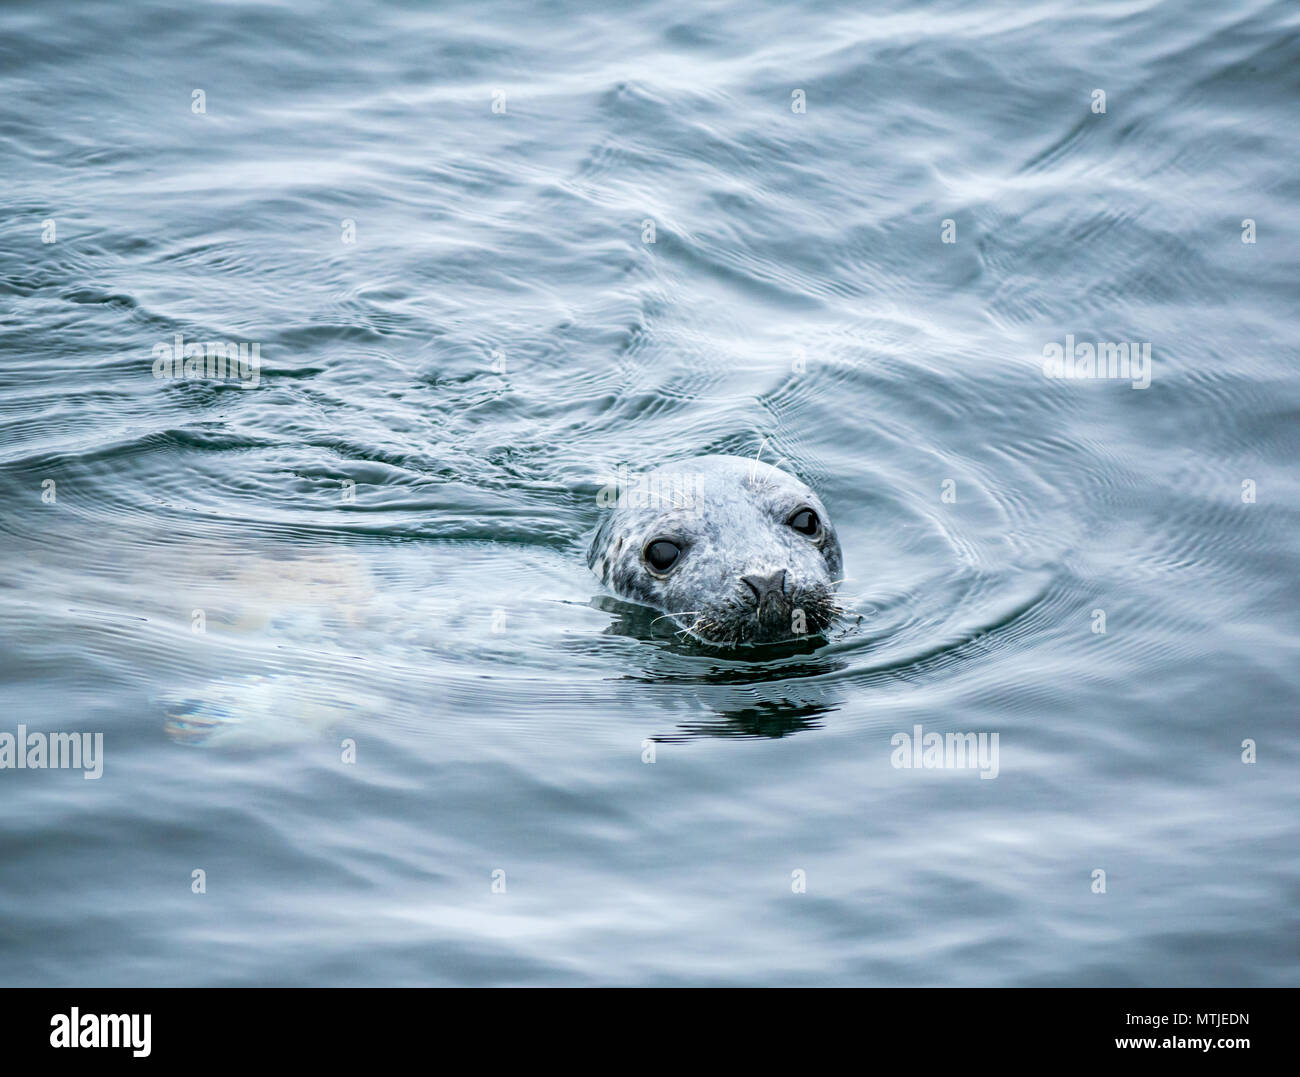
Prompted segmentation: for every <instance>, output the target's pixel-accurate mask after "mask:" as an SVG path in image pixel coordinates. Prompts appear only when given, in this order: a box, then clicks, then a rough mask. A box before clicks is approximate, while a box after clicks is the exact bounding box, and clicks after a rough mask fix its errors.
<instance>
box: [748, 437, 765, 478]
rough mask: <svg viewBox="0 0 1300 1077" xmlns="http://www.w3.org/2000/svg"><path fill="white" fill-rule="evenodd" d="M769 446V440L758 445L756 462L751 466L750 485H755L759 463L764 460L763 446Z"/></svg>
mask: <svg viewBox="0 0 1300 1077" xmlns="http://www.w3.org/2000/svg"><path fill="white" fill-rule="evenodd" d="M766 444H767V438H764V439H763V440H762V441H760V442H759V443H758V452H756V453H755V454H754V462H753V463H752V464H750V465H749V485H750V486H753V485H754V476H755V474H756V473H757V472H758V462H759V460H761V459H762V458H763V446H764V445H766Z"/></svg>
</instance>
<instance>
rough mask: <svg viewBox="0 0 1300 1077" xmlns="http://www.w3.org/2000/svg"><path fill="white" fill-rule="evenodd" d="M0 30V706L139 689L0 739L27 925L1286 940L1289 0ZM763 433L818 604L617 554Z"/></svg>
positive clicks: (592, 972) (573, 936) (294, 964)
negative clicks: (643, 572) (617, 569)
mask: <svg viewBox="0 0 1300 1077" xmlns="http://www.w3.org/2000/svg"><path fill="white" fill-rule="evenodd" d="M0 61H2V62H0V102H2V103H0V166H2V169H3V171H2V173H0V175H3V179H4V183H3V186H2V187H0V236H2V237H3V243H2V244H0V421H2V422H3V442H2V444H0V498H2V501H0V504H3V514H2V516H0V521H2V523H0V530H2V532H3V534H2V535H0V540H2V542H3V549H4V560H3V572H2V574H0V618H2V621H0V624H2V628H0V633H2V636H3V663H2V664H0V675H2V677H3V697H2V698H3V701H4V706H3V711H4V719H3V721H2V722H0V732H4V731H8V732H10V733H16V732H17V727H18V725H19V723H22V724H25V725H26V726H27V727H28V728H29V729H31V730H39V731H54V730H76V731H88V732H89V731H98V732H102V733H103V736H104V760H103V764H104V769H103V776H102V778H100V779H99V780H97V781H88V780H84V779H83V778H82V776H81V775H80V774H79V773H77V772H68V771H57V770H22V771H19V770H15V769H4V770H0V805H2V806H3V811H2V812H0V982H4V983H8V984H39V985H66V984H106V985H116V984H220V985H226V984H422V983H432V984H449V983H471V984H606V983H609V984H782V985H790V984H796V985H797V984H822V983H826V984H871V985H876V984H902V985H912V984H938V985H969V984H998V985H1003V984H1019V985H1062V984H1083V985H1157V984H1259V985H1280V984H1285V983H1292V982H1294V980H1295V971H1296V965H1297V956H1298V954H1297V951H1298V950H1300V946H1298V945H1297V941H1296V940H1297V931H1298V929H1300V916H1298V915H1297V908H1298V907H1300V905H1298V900H1297V899H1298V898H1300V850H1298V849H1297V837H1296V818H1297V807H1298V805H1297V799H1298V798H1297V780H1296V767H1297V763H1298V762H1300V751H1297V741H1296V736H1295V728H1296V699H1297V682H1298V681H1300V670H1298V667H1297V639H1298V636H1300V631H1298V626H1297V617H1296V611H1295V607H1296V596H1297V589H1296V578H1297V568H1298V567H1300V565H1298V562H1300V557H1298V551H1300V539H1298V538H1297V533H1298V530H1300V513H1298V512H1297V499H1298V498H1300V482H1298V481H1297V473H1296V468H1295V461H1296V457H1297V451H1298V450H1300V422H1298V420H1300V380H1298V379H1297V364H1298V363H1300V348H1298V347H1297V345H1296V343H1295V331H1296V314H1297V305H1298V304H1297V301H1298V300H1300V253H1298V252H1300V179H1298V178H1297V177H1300V153H1298V152H1297V149H1296V137H1295V132H1296V128H1295V120H1296V115H1297V110H1298V109H1300V10H1298V9H1297V8H1296V7H1295V6H1294V5H1293V4H1290V3H1287V2H1283V0H1274V2H1262V0H1242V2H1240V3H1234V4H1217V3H1210V2H1208V0H1207V2H1202V3H1196V2H1186V3H1175V2H1167V3H1148V2H1145V0H1129V2H1106V3H1097V2H1084V3H1025V4H1000V3H967V2H945V3H935V4H929V3H925V4H923V3H918V2H911V3H904V2H894V3H889V2H883V3H879V4H843V5H834V4H818V5H814V6H812V7H809V6H807V5H800V6H785V5H777V4H771V3H752V2H747V3H737V2H727V3H721V4H713V5H709V6H707V7H699V8H692V7H691V6H689V5H687V6H683V5H679V4H667V3H658V4H649V5H637V6H632V7H629V8H628V9H627V10H621V9H620V8H619V6H617V5H615V6H614V7H608V6H602V5H581V4H573V3H558V4H545V5H520V6H511V5H505V4H497V3H475V4H455V5H424V4H415V3H408V4H396V3H392V4H355V3H318V4H307V3H302V4H293V5H282V4H271V3H265V4H263V3H223V4H200V5H181V4H175V3H170V2H169V3H162V4H150V3H125V2H124V3H119V4H111V5H109V4H93V3H70V2H57V3H45V4H31V5H21V4H18V5H9V6H6V7H5V8H4V10H3V12H2V13H0ZM198 90H201V91H202V94H199V95H196V92H195V91H198ZM1095 90H1104V92H1105V111H1104V112H1102V111H1097V110H1096V108H1097V106H1096V104H1095V103H1096V102H1097V100H1098V99H1097V97H1096V95H1095V94H1094V91H1095ZM801 106H803V107H802V110H801ZM1246 221H1251V222H1253V228H1254V236H1253V238H1254V239H1255V240H1256V241H1255V242H1253V243H1248V242H1243V237H1246V238H1251V237H1250V236H1249V235H1248V231H1249V228H1248V226H1247V225H1246V224H1245V223H1244V222H1246ZM945 232H946V233H947V237H946V238H950V239H955V242H944V238H945ZM49 240H52V242H50V241H49ZM178 334H179V335H180V336H181V337H182V339H183V341H184V342H208V341H223V342H224V341H232V342H244V343H256V344H257V345H258V347H259V355H260V361H261V367H260V372H259V375H258V378H257V384H256V385H255V386H254V385H252V384H251V381H252V379H251V378H249V379H246V380H247V381H248V382H249V384H248V385H241V384H240V381H239V380H238V379H236V380H229V379H228V380H226V381H224V382H220V381H215V380H209V379H207V378H191V379H186V378H184V377H182V378H179V379H173V378H166V377H161V378H156V377H154V360H155V354H156V352H155V349H156V348H158V347H162V348H167V347H169V346H170V345H171V344H172V342H173V341H174V340H175V338H176V336H177V335H178ZM1067 334H1071V335H1073V337H1074V338H1075V339H1076V340H1078V341H1088V342H1101V341H1112V342H1129V341H1133V342H1149V343H1150V344H1151V349H1152V352H1151V353H1152V362H1151V368H1150V385H1149V387H1147V388H1144V389H1134V388H1133V387H1132V385H1131V383H1130V381H1124V380H1120V379H1114V380H1111V379H1104V380H1103V379H1096V380H1091V381H1088V380H1056V379H1050V378H1048V377H1046V376H1045V375H1044V370H1043V366H1044V361H1043V356H1044V348H1045V346H1047V345H1049V344H1051V343H1053V342H1059V343H1061V344H1064V342H1065V340H1066V336H1067ZM760 445H763V452H764V458H765V459H766V460H768V461H770V462H772V463H777V462H778V461H781V463H780V466H781V467H783V468H786V469H789V470H791V471H793V472H795V473H797V474H799V475H801V476H802V477H803V478H804V479H805V480H806V481H808V482H809V483H810V484H811V485H812V486H813V487H814V488H815V489H817V490H818V492H819V493H820V495H821V497H822V498H823V500H824V501H825V502H826V504H827V506H828V507H829V509H830V511H831V513H832V514H833V516H834V518H835V521H836V524H837V526H838V529H839V534H840V539H841V542H842V544H843V549H844V560H845V571H846V573H847V574H848V575H849V576H850V577H851V578H850V579H849V580H848V581H847V582H846V584H845V586H844V592H843V595H844V602H845V604H846V605H847V606H849V607H850V608H851V609H852V610H853V611H854V613H853V615H852V616H851V617H849V618H848V619H847V620H846V621H845V622H844V623H843V624H842V625H841V627H840V628H839V629H838V630H837V631H836V632H834V633H833V634H832V637H831V638H830V639H829V640H828V641H827V642H825V643H824V644H823V645H820V646H815V647H808V648H804V649H802V650H800V651H799V652H798V653H793V654H778V655H764V656H761V657H760V658H757V659H753V660H745V659H741V658H737V657H732V656H729V655H726V654H721V653H711V652H708V651H705V650H701V649H699V648H692V647H691V646H689V645H688V644H687V643H685V642H683V641H682V640H680V639H678V638H676V637H674V636H673V635H672V633H671V632H665V631H663V630H662V626H659V628H658V629H656V628H655V627H654V626H652V625H650V624H648V618H647V617H645V616H644V615H642V614H641V613H640V612H639V611H638V610H636V609H633V608H630V607H628V606H626V604H623V603H620V602H618V601H616V600H614V599H613V598H611V597H610V596H609V595H606V594H603V593H602V589H601V585H600V584H599V582H598V581H597V580H595V578H594V577H593V576H592V575H591V574H590V573H589V571H588V569H587V568H586V564H585V557H584V553H585V540H586V538H587V536H588V535H589V534H590V533H591V531H592V529H593V528H594V527H595V525H596V523H597V522H598V519H599V514H600V512H601V511H602V510H601V509H600V508H599V507H598V504H597V492H598V491H599V489H600V488H601V486H602V485H603V484H605V483H606V482H608V481H609V475H610V473H611V472H613V470H614V469H615V468H617V467H618V466H619V465H620V464H621V465H626V466H627V467H628V468H629V469H631V470H632V471H639V470H641V469H644V468H647V467H650V466H653V465H655V464H658V463H661V462H664V461H669V460H680V459H686V458H690V457H692V456H696V455H700V454H704V453H713V452H723V453H736V454H740V455H746V456H753V455H754V454H755V453H757V452H758V451H759V448H760ZM1103 628H1104V631H1102V630H1101V629H1103ZM918 725H919V726H921V727H922V728H923V730H924V731H927V732H929V731H934V732H941V733H946V732H954V731H970V732H981V733H985V734H996V735H997V736H998V742H999V745H1000V760H999V767H998V772H997V776H996V778H994V779H993V780H985V779H983V778H981V777H980V773H979V771H977V770H975V769H969V768H967V769H910V768H908V769H905V768H900V767H895V766H893V765H892V764H891V755H892V754H893V747H892V740H893V738H894V737H895V734H898V733H901V732H907V733H911V732H912V731H913V729H914V727H915V726H918ZM1243 741H1252V742H1254V745H1255V751H1256V753H1257V755H1256V761H1255V762H1254V763H1253V764H1248V763H1245V762H1243V746H1242V745H1243ZM345 742H346V743H345ZM347 743H350V744H351V745H353V746H354V749H349V748H348V747H347V746H346V744H347ZM351 750H354V751H355V762H346V761H344V758H343V757H344V755H345V754H346V753H348V752H349V751H351ZM651 757H653V762H647V761H646V760H647V759H650V758H651ZM196 871H202V872H203V873H204V875H203V876H202V878H203V879H204V880H205V882H206V892H205V893H194V892H193V891H194V889H195V886H196V885H197V884H196V883H195V882H194V879H195V876H194V872H196ZM1098 871H1102V872H1104V873H1105V876H1104V884H1105V892H1104V893H1102V892H1098V889H1099V883H1098V880H1099V879H1100V878H1101V877H1100V876H1098V875H1097V874H1096V873H1097V872H1098ZM494 880H495V885H494ZM503 887H504V893H502V892H499V891H500V890H501V889H502V888H503ZM801 891H802V892H801Z"/></svg>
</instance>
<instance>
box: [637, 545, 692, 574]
mask: <svg viewBox="0 0 1300 1077" xmlns="http://www.w3.org/2000/svg"><path fill="white" fill-rule="evenodd" d="M681 555H682V548H681V547H680V546H678V545H677V543H675V542H672V541H670V540H668V539H655V540H654V541H653V542H647V543H646V547H645V550H643V551H642V554H641V556H642V557H644V558H645V563H646V564H647V565H649V566H650V568H651V569H652V570H653V571H655V572H659V573H663V572H667V571H668V570H669V569H670V568H672V567H673V565H675V564H677V559H678V558H679V557H681Z"/></svg>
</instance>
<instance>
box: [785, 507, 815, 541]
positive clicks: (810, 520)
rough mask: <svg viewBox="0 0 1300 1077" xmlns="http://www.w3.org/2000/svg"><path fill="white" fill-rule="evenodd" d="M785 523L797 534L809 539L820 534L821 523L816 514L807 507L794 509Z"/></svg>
mask: <svg viewBox="0 0 1300 1077" xmlns="http://www.w3.org/2000/svg"><path fill="white" fill-rule="evenodd" d="M786 523H788V524H789V525H790V526H791V527H793V528H794V529H795V530H796V531H798V532H799V534H801V535H807V536H808V537H809V538H816V537H817V536H818V535H819V534H821V529H822V522H821V520H820V519H819V518H818V516H817V513H815V512H813V510H812V509H810V508H808V507H807V506H805V507H804V508H801V509H796V510H795V511H794V513H792V514H791V516H790V519H788V520H787V521H786Z"/></svg>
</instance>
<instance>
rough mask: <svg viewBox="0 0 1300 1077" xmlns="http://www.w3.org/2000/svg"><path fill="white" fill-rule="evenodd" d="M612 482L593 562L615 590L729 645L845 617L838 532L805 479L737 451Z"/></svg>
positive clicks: (820, 627)
mask: <svg viewBox="0 0 1300 1077" xmlns="http://www.w3.org/2000/svg"><path fill="white" fill-rule="evenodd" d="M615 486H616V487H621V488H615V487H606V488H605V489H604V490H603V491H602V492H601V495H600V498H599V499H598V500H599V501H600V503H601V505H602V507H603V508H605V509H606V510H607V514H606V516H605V518H604V519H603V520H602V521H601V523H600V526H599V527H598V528H597V529H596V533H595V536H594V537H593V539H592V542H591V547H590V549H589V550H588V552H587V564H588V565H589V566H590V567H591V569H592V571H593V572H594V573H595V574H596V575H597V576H598V577H600V579H601V580H602V582H604V583H605V584H606V585H607V586H608V587H609V588H610V589H611V590H613V591H614V593H615V594H617V595H619V596H620V597H622V598H625V599H629V600H631V601H633V602H639V603H642V604H644V605H647V606H653V607H654V608H656V609H658V610H661V611H663V613H664V614H665V615H666V616H667V617H669V618H671V619H672V620H673V621H674V622H676V624H677V625H678V626H679V627H680V628H681V630H682V632H683V633H684V634H685V635H687V636H690V637H693V638H695V639H696V640H699V641H700V642H703V643H707V644H712V645H715V646H723V647H737V646H746V645H753V644H772V643H782V642H787V641H794V640H800V639H807V638H808V637H809V636H813V635H818V634H821V633H823V632H824V631H825V630H826V629H827V628H828V627H829V626H830V625H831V624H832V623H834V621H835V619H836V618H837V616H838V615H839V614H840V612H841V611H840V609H839V607H838V606H837V605H836V602H835V598H834V595H835V590H836V588H837V587H838V586H839V584H840V583H841V582H842V578H843V571H842V569H843V557H842V554H841V552H840V543H839V539H838V538H837V537H836V534H835V529H834V527H833V526H832V525H831V521H830V518H829V516H828V514H827V512H826V507H825V506H824V505H823V504H822V503H821V500H820V499H819V498H818V497H817V495H816V494H815V493H813V492H812V490H810V489H809V488H808V487H807V486H805V485H804V483H802V482H801V481H800V480H799V479H797V478H795V477H794V476H792V475H790V474H788V473H787V472H784V471H781V470H779V469H777V468H775V467H772V466H770V465H768V464H759V463H757V462H756V461H754V460H746V459H744V458H743V457H739V456H701V457H697V458H695V459H693V460H687V461H683V462H681V463H675V464H665V465H664V466H662V467H660V468H657V469H656V470H654V471H651V472H650V473H648V474H647V475H643V476H640V477H639V478H638V479H637V480H636V481H635V483H634V484H629V483H627V482H626V481H625V482H623V483H619V484H615Z"/></svg>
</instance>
